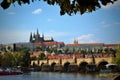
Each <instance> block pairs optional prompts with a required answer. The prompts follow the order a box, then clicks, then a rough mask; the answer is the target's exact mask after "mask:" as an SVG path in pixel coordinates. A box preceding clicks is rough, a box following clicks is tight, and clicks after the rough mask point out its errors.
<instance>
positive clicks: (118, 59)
mask: <svg viewBox="0 0 120 80" xmlns="http://www.w3.org/2000/svg"><path fill="white" fill-rule="evenodd" d="M113 62H114V63H115V64H117V65H118V66H119V67H120V45H119V46H118V49H117V53H116V57H114V58H113Z"/></svg>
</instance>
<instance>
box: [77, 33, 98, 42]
mask: <svg viewBox="0 0 120 80" xmlns="http://www.w3.org/2000/svg"><path fill="white" fill-rule="evenodd" d="M93 36H94V34H86V35H81V36H79V37H77V38H76V39H77V40H78V42H79V43H95V42H97V41H95V40H93Z"/></svg>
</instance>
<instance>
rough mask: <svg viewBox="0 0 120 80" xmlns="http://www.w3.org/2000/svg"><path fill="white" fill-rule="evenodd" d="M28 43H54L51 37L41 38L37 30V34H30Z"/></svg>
mask: <svg viewBox="0 0 120 80" xmlns="http://www.w3.org/2000/svg"><path fill="white" fill-rule="evenodd" d="M30 42H31V43H38V42H54V40H53V38H52V37H44V34H42V36H41V35H40V34H39V31H38V29H37V33H36V34H35V33H34V34H32V33H31V34H30Z"/></svg>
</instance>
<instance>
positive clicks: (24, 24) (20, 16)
mask: <svg viewBox="0 0 120 80" xmlns="http://www.w3.org/2000/svg"><path fill="white" fill-rule="evenodd" d="M0 2H1V0H0ZM14 5H15V6H14ZM14 5H13V4H12V5H11V6H10V8H8V9H6V10H3V9H2V8H1V7H0V17H1V18H0V22H1V23H0V44H4V43H15V42H29V37H30V33H31V32H32V33H34V32H36V30H37V29H38V30H39V33H40V34H42V33H44V35H45V36H48V37H53V38H54V40H55V41H63V42H65V43H66V44H67V43H73V40H74V39H78V42H79V43H94V42H95V43H120V37H119V34H120V31H119V30H120V18H119V17H120V8H119V7H120V1H117V2H115V3H114V4H110V5H108V6H106V7H102V8H101V9H99V10H96V11H94V12H92V13H85V14H83V15H80V14H79V13H77V14H76V15H73V16H68V15H63V16H60V12H59V11H60V10H59V7H58V6H57V5H54V6H50V5H48V4H46V3H43V2H41V1H35V2H34V3H31V4H30V5H28V4H24V5H22V6H19V5H18V4H17V3H15V4H14Z"/></svg>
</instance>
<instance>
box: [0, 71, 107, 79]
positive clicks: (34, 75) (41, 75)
mask: <svg viewBox="0 0 120 80" xmlns="http://www.w3.org/2000/svg"><path fill="white" fill-rule="evenodd" d="M0 80H108V78H107V77H100V76H99V75H98V74H80V73H57V72H30V73H24V74H22V75H9V76H0Z"/></svg>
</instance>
